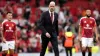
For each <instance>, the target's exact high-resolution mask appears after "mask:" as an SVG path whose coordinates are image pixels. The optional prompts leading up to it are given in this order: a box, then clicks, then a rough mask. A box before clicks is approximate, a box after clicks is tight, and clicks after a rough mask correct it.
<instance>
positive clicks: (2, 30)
mask: <svg viewBox="0 0 100 56" xmlns="http://www.w3.org/2000/svg"><path fill="white" fill-rule="evenodd" d="M3 33H4V24H2V29H1V37H2V41H3V42H6V40H5V38H4V36H3Z"/></svg>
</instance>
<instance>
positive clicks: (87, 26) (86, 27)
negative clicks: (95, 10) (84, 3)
mask: <svg viewBox="0 0 100 56" xmlns="http://www.w3.org/2000/svg"><path fill="white" fill-rule="evenodd" d="M94 32H95V34H96V40H98V33H97V27H96V21H95V19H94V18H93V17H91V10H86V16H85V17H82V18H81V19H80V23H79V40H81V43H82V55H83V56H85V52H86V50H87V49H88V56H92V52H91V47H92V46H93V35H94Z"/></svg>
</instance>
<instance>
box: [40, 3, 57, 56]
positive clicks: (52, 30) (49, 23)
mask: <svg viewBox="0 0 100 56" xmlns="http://www.w3.org/2000/svg"><path fill="white" fill-rule="evenodd" d="M54 9H55V2H54V1H51V2H50V4H49V10H48V11H46V12H43V14H42V16H41V19H40V22H39V27H40V28H41V30H42V35H41V38H42V50H41V53H40V56H44V55H45V51H46V48H47V45H48V43H49V41H50V42H51V44H52V46H53V49H54V53H55V56H59V51H58V41H57V37H58V14H57V13H55V12H54Z"/></svg>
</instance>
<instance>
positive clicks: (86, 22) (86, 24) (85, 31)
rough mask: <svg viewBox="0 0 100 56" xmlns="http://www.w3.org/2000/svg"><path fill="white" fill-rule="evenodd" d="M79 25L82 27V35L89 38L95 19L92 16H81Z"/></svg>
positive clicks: (91, 35) (92, 31)
mask: <svg viewBox="0 0 100 56" xmlns="http://www.w3.org/2000/svg"><path fill="white" fill-rule="evenodd" d="M79 24H80V26H81V27H82V37H86V38H91V37H93V33H94V29H93V28H94V27H95V26H96V21H95V19H94V18H92V17H90V18H87V17H82V18H81V19H80V23H79Z"/></svg>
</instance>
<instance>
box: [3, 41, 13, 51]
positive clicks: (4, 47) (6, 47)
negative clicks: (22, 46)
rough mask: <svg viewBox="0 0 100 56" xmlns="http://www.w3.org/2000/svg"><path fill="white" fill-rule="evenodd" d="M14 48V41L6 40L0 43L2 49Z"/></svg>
mask: <svg viewBox="0 0 100 56" xmlns="http://www.w3.org/2000/svg"><path fill="white" fill-rule="evenodd" d="M9 49H15V41H6V43H2V51H5V50H9Z"/></svg>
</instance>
